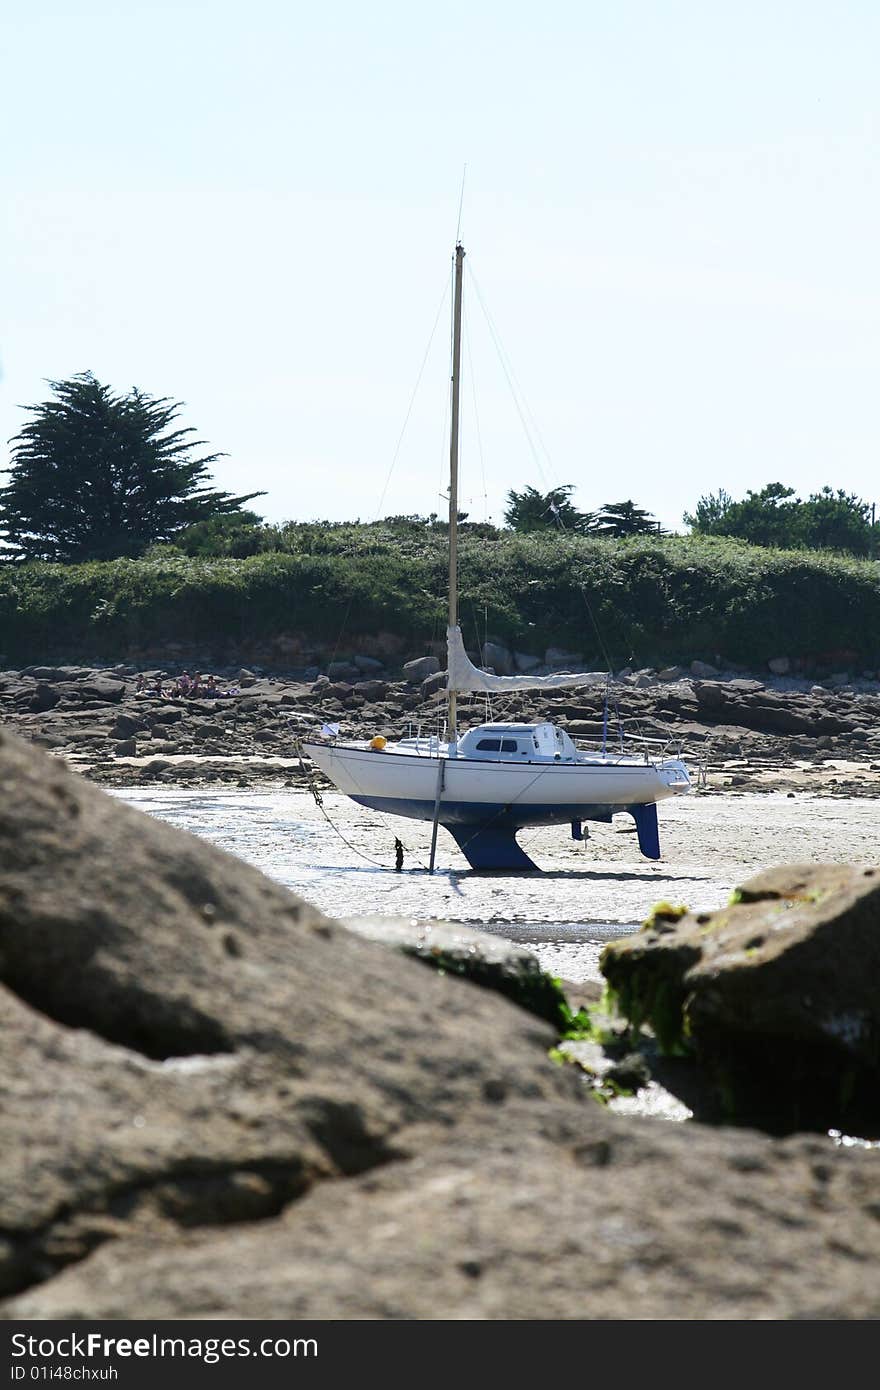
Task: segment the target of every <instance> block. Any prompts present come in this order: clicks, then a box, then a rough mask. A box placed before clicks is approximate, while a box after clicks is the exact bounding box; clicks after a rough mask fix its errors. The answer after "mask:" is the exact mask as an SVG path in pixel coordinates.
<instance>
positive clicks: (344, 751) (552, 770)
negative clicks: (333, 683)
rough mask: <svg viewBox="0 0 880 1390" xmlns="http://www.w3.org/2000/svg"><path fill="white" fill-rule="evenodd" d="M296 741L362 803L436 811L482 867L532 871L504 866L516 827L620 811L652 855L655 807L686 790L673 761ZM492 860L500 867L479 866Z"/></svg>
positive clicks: (421, 816) (393, 810) (424, 816)
mask: <svg viewBox="0 0 880 1390" xmlns="http://www.w3.org/2000/svg"><path fill="white" fill-rule="evenodd" d="M303 746H304V749H305V751H306V752H307V753H308V755H309V757H310V758H311V759H312V761H313V762H314V763H315V764H316V765H317V766H318V767H319V768H320V769H321V771H322V772H323V773H325V775H326V776H327V777H328V778H329V779H330V781H331V782H332V783H333V785H334V786H335V787H337V788H338V790H339V791H341V792H343V793H345V795H346V796H350V797H351V798H352V799H353V800H354V801H357V802H359V803H360V804H361V805H363V806H370V807H372V808H373V809H375V810H378V811H385V812H387V813H389V814H392V815H399V816H406V817H408V818H410V819H413V820H433V819H434V816H435V814H436V815H437V819H438V821H439V823H440V824H441V825H444V826H446V827H447V829H449V830H450V831H451V833H452V834H453V835H454V836H455V838H456V840H457V841H458V843H459V845H460V847H461V848H462V849H463V850H464V852H465V854H466V857H467V858H468V859H469V861H470V862H471V864H472V865H473V866H474V867H480V868H490V867H491V868H494V867H505V868H506V867H523V868H524V867H534V865H532V864H531V861H528V860H527V861H526V863H524V864H522V863H518V864H511V863H509V862H508V861H509V859H510V857H511V856H513V857H515V858H516V857H518V856H521V857H522V859H525V858H526V856H525V855H523V854H522V851H521V850H519V849H518V847H517V846H516V845H515V842H514V841H513V835H514V833H515V831H516V830H518V829H520V828H522V827H523V826H527V825H548V824H564V823H566V822H571V823H572V827H573V831H574V828H575V826H576V825H577V826H578V828H579V823H580V822H582V821H585V820H596V821H610V819H611V817H612V815H613V814H614V813H615V812H618V811H629V812H630V813H631V814H633V815H634V816H635V819H636V825H637V828H638V830H639V839H640V844H641V845H642V850H643V853H646V854H648V856H649V857H650V858H656V857H658V855H659V846H658V845H657V846H655V841H656V811H653V808H654V806H655V805H656V803H657V802H658V801H662V800H664V799H665V798H666V797H669V796H675V795H676V794H678V793H680V792H685V791H688V790H690V780H689V778H688V774H687V770H686V768H685V766H684V764H683V763H681V762H680V761H679V760H678V759H669V760H667V761H665V762H659V763H650V762H641V761H638V760H636V759H629V760H628V759H619V760H617V761H614V760H612V759H606V760H603V759H599V758H597V759H596V760H595V761H578V762H564V763H554V762H541V761H534V762H532V761H523V762H521V763H520V762H504V761H502V760H500V759H499V760H498V761H489V760H488V759H485V758H473V759H471V758H462V757H454V756H453V757H448V756H447V755H446V754H445V753H440V754H438V753H436V752H434V753H417V752H413V751H410V750H406V751H394V749H393V748H386V749H384V750H382V751H379V750H374V749H371V748H370V747H369V746H367V745H357V744H332V743H321V742H308V743H305V744H304V745H303ZM441 770H442V776H441ZM438 796H439V804H438ZM652 816H653V822H652ZM652 823H653V836H652V834H651V825H652ZM643 830H644V835H643ZM575 833H576V834H577V833H578V832H575ZM578 837H579V835H578ZM643 841H644V843H643ZM511 845H512V846H513V849H512V850H511V849H510V846H511ZM503 846H507V850H506V851H505V849H504V848H503ZM469 851H470V852H469ZM499 856H500V857H501V858H502V859H504V860H505V862H504V863H502V864H497V865H496V864H494V863H491V864H490V863H488V862H486V860H487V859H491V858H498V857H499Z"/></svg>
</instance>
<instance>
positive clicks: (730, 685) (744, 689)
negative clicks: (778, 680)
mask: <svg viewBox="0 0 880 1390" xmlns="http://www.w3.org/2000/svg"><path fill="white" fill-rule="evenodd" d="M727 689H728V690H729V692H730V693H731V695H759V694H760V693H761V691H762V690H766V689H767V687H766V686H765V685H764V682H763V681H753V680H747V679H743V677H742V676H737V677H735V678H734V679H733V680H732V681H728V682H727Z"/></svg>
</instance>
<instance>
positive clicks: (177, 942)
mask: <svg viewBox="0 0 880 1390" xmlns="http://www.w3.org/2000/svg"><path fill="white" fill-rule="evenodd" d="M158 761H159V760H155V762H156V763H158ZM853 872H854V871H853ZM823 905H824V904H823V903H820V904H819V907H822V906H823ZM673 926H674V924H673ZM469 944H470V943H465V950H467V948H468V946H469ZM824 944H825V947H826V952H825V964H826V967H827V965H828V962H829V961H833V963H834V965H835V968H836V965H837V959H838V958H837V955H836V954H835V952H834V950H833V949H832V950H831V951H830V953H829V951H828V949H827V948H828V946H829V943H828V942H827V941H826V942H825V943H824ZM831 944H832V946H833V943H831ZM844 944H845V948H849V947H850V946H856V947H858V946H860V945H861V944H862V943H861V941H860V940H858V941H856V940H855V939H850V938H847V940H846V942H845V943H844ZM481 949H482V948H481ZM487 949H488V948H487ZM858 960H859V957H858V956H857V955H855V954H854V955H853V957H852V961H853V964H852V970H853V971H855V968H856V964H857V963H858ZM861 960H862V961H863V962H864V966H865V969H864V975H865V981H864V989H865V991H867V990H868V989H869V987H870V984H871V977H870V976H869V970H870V969H872V968H873V965H874V963H875V962H874V957H873V956H872V955H870V954H869V955H867V956H863V957H861ZM0 973H2V979H3V984H4V987H3V988H2V989H0V1090H2V1095H3V1165H4V1181H3V1184H2V1188H0V1277H2V1281H3V1282H2V1286H0V1287H2V1290H3V1293H2V1297H3V1302H2V1305H0V1316H3V1317H4V1318H6V1319H7V1320H22V1321H25V1322H29V1321H32V1320H35V1319H61V1320H68V1319H75V1320H80V1321H82V1320H102V1319H106V1320H110V1319H116V1318H119V1319H122V1320H129V1319H143V1318H151V1319H159V1318H171V1319H174V1320H185V1319H198V1320H202V1319H205V1318H209V1319H217V1320H226V1319H230V1320H238V1319H253V1320H263V1319H279V1320H283V1321H285V1322H286V1321H287V1320H289V1319H290V1317H291V1316H294V1315H295V1317H296V1318H297V1319H308V1318H316V1319H317V1318H322V1319H323V1318H326V1319H334V1320H340V1319H354V1318H381V1319H387V1318H395V1319H401V1318H403V1319H415V1318H418V1319H437V1318H443V1319H446V1318H454V1319H461V1318H473V1317H477V1318H483V1319H495V1320H498V1319H502V1320H503V1319H512V1318H517V1319H528V1320H533V1319H535V1317H536V1316H537V1317H552V1318H554V1319H557V1318H566V1319H578V1320H583V1319H596V1318H607V1319H621V1318H632V1316H633V1310H634V1309H637V1310H638V1316H639V1317H644V1318H650V1319H661V1318H662V1319H670V1318H675V1319H686V1320H687V1319H690V1320H693V1319H713V1320H720V1319H724V1320H728V1321H730V1320H742V1319H754V1318H765V1319H766V1318H768V1317H769V1318H774V1319H785V1320H792V1319H797V1320H804V1319H807V1320H811V1319H827V1318H838V1319H839V1318H847V1319H855V1318H865V1319H870V1318H876V1317H877V1316H878V1313H880V1301H878V1295H877V1292H876V1288H875V1286H874V1283H873V1282H872V1280H871V1279H869V1278H867V1277H866V1271H869V1270H870V1269H871V1268H874V1267H875V1266H876V1264H877V1261H878V1259H880V1222H878V1221H877V1220H876V1219H875V1215H872V1213H875V1212H876V1202H877V1195H876V1193H877V1186H876V1182H877V1179H876V1174H877V1163H876V1154H875V1153H873V1152H867V1151H859V1150H857V1149H852V1148H837V1147H835V1146H834V1145H833V1144H832V1143H831V1141H830V1140H829V1139H828V1138H827V1137H826V1136H825V1135H816V1136H807V1135H797V1136H793V1137H791V1138H788V1139H786V1140H785V1141H784V1142H780V1141H773V1140H771V1139H768V1138H767V1137H766V1136H765V1135H762V1134H760V1133H757V1132H755V1131H745V1130H737V1129H732V1128H728V1127H718V1128H709V1127H706V1126H704V1125H701V1124H699V1123H696V1122H687V1123H684V1124H678V1125H676V1124H669V1123H666V1124H660V1123H656V1122H655V1123H651V1122H649V1121H648V1120H645V1119H639V1120H637V1121H633V1120H631V1119H627V1118H625V1117H624V1116H622V1115H620V1114H615V1113H612V1112H611V1111H610V1110H609V1109H608V1108H606V1107H603V1106H600V1105H597V1104H595V1103H593V1101H592V1100H591V1099H590V1093H591V1091H592V1090H593V1089H594V1083H593V1080H592V1078H591V1076H590V1075H589V1074H588V1073H587V1072H585V1071H584V1070H582V1069H581V1068H580V1067H578V1066H575V1065H573V1064H572V1063H570V1062H569V1063H567V1064H562V1063H561V1061H560V1062H558V1063H557V1062H554V1061H553V1060H551V1056H550V1051H551V1049H552V1048H553V1047H554V1044H555V1043H556V1041H557V1040H558V1030H557V1029H556V1028H555V1027H553V1026H551V1025H549V1024H547V1023H545V1022H543V1021H542V1020H541V1019H540V1018H538V1017H536V1016H535V1014H533V1013H530V1012H527V1011H526V1010H525V1009H523V1008H521V1007H519V1006H517V1005H515V1004H513V1003H512V1002H510V1001H509V1000H508V999H506V998H503V997H502V996H501V995H500V994H499V993H498V992H495V991H490V990H489V989H484V988H480V987H479V986H478V985H477V984H475V983H474V982H473V981H472V980H468V979H465V978H462V977H461V976H459V975H458V974H456V973H454V971H453V970H451V969H446V971H445V973H440V971H438V970H427V969H425V967H424V965H423V964H422V963H421V962H418V961H415V960H411V959H407V958H406V957H405V956H404V955H402V954H401V953H400V952H398V951H390V950H389V949H388V947H387V946H383V945H380V944H378V943H376V942H374V941H371V940H365V939H363V937H361V936H359V935H356V934H355V933H354V932H351V931H348V930H346V929H344V928H343V927H342V926H340V925H338V924H336V923H333V922H331V921H328V920H327V919H326V918H325V917H323V916H322V914H321V913H320V912H318V911H317V910H316V909H314V908H311V907H309V905H308V904H306V903H304V902H303V901H302V900H301V899H298V898H296V897H295V896H294V895H293V894H291V893H289V892H287V891H286V890H285V889H284V888H283V887H282V886H281V885H280V884H278V883H275V882H273V881H271V880H269V879H266V878H264V877H262V876H261V875H260V874H258V873H257V872H256V871H255V870H254V869H252V868H250V867H249V866H248V865H246V864H245V863H243V862H242V861H241V860H239V859H234V858H232V857H231V856H229V855H226V854H224V853H222V851H220V850H219V849H217V848H215V847H214V846H212V845H211V844H210V843H209V842H208V841H207V840H204V839H201V840H196V839H194V838H193V837H191V836H188V835H185V834H183V833H181V832H179V831H175V830H173V829H171V827H169V826H168V825H166V824H164V823H162V822H161V821H159V820H158V819H155V818H153V817H150V816H145V815H142V814H140V813H138V812H137V811H134V810H132V809H131V808H130V807H128V806H126V805H124V804H122V803H120V802H119V801H118V800H116V799H114V798H110V797H108V796H105V795H104V794H103V793H101V792H100V791H99V790H98V789H97V788H96V787H95V786H93V785H91V784H89V783H87V782H85V781H83V780H82V779H80V778H77V777H76V776H75V775H73V774H71V773H70V772H69V771H67V770H66V768H65V767H64V765H63V764H62V763H61V762H60V761H59V760H58V759H53V758H50V757H48V756H46V755H44V754H40V753H39V752H38V751H37V750H36V749H34V748H33V747H31V746H29V745H25V744H22V743H21V742H20V741H18V740H16V739H15V738H13V737H12V736H11V735H9V734H8V733H7V732H6V731H5V730H3V729H0ZM827 973H828V972H827V968H826V975H827ZM873 978H876V975H874V977H873ZM765 995H766V1000H767V1003H768V1005H769V1002H770V991H769V981H768V984H767V990H766V991H765ZM783 1012H784V1010H783ZM554 1055H556V1056H557V1057H559V1054H554ZM623 1060H625V1059H623ZM626 1070H627V1069H626V1068H625V1069H624V1071H625V1073H626ZM651 1070H652V1072H653V1071H654V1059H653V1056H652V1057H651ZM628 1071H629V1079H630V1080H631V1081H636V1080H638V1079H639V1073H638V1070H637V1067H636V1064H635V1062H632V1061H631V1062H630V1064H629V1066H628ZM655 1074H656V1073H655ZM732 1271H733V1273H732Z"/></svg>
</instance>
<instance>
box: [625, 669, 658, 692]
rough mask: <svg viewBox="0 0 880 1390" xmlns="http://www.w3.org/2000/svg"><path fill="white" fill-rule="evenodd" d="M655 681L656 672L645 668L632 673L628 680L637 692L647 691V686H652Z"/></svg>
mask: <svg viewBox="0 0 880 1390" xmlns="http://www.w3.org/2000/svg"><path fill="white" fill-rule="evenodd" d="M656 679H657V673H656V671H652V670H650V669H647V668H646V669H644V670H642V671H634V672H633V674H632V675H631V676H630V680H631V682H632V684H633V685H634V686H635V687H636V689H637V690H647V688H648V687H649V686H652V685H653V684H654V682H655V680H656Z"/></svg>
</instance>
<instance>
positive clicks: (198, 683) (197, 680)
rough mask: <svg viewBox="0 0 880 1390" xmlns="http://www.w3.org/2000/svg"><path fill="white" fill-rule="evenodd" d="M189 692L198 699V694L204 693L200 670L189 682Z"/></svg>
mask: <svg viewBox="0 0 880 1390" xmlns="http://www.w3.org/2000/svg"><path fill="white" fill-rule="evenodd" d="M188 693H189V695H190V697H191V698H192V699H197V698H198V696H199V695H201V694H202V678H201V676H200V675H199V673H198V671H196V673H195V675H194V676H193V678H192V680H191V681H190V683H189V692H188Z"/></svg>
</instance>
